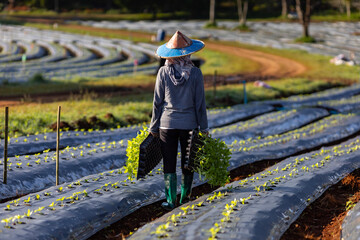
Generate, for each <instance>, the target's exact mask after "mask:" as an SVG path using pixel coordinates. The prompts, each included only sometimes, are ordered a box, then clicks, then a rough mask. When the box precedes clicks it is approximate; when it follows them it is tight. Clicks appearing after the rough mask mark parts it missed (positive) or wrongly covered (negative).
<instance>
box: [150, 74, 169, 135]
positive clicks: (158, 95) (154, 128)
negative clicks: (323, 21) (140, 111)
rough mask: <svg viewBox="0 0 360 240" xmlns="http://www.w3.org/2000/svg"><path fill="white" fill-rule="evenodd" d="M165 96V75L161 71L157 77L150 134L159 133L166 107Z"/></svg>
mask: <svg viewBox="0 0 360 240" xmlns="http://www.w3.org/2000/svg"><path fill="white" fill-rule="evenodd" d="M164 96H165V87H164V82H163V74H162V71H161V69H160V70H159V72H158V75H157V77H156V83H155V90H154V102H153V110H152V117H151V123H150V128H149V131H150V132H154V133H157V132H159V127H160V118H161V114H162V109H163V106H164Z"/></svg>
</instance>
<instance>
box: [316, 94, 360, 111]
mask: <svg viewBox="0 0 360 240" xmlns="http://www.w3.org/2000/svg"><path fill="white" fill-rule="evenodd" d="M318 105H321V106H324V107H326V108H328V109H334V110H335V111H337V112H340V113H348V112H359V111H360V96H359V95H356V96H353V97H350V98H343V99H340V100H329V101H323V102H318Z"/></svg>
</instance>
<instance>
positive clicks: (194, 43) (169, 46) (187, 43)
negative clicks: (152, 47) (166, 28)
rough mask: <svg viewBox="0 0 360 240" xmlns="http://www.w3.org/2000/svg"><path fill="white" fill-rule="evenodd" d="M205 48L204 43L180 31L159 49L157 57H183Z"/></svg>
mask: <svg viewBox="0 0 360 240" xmlns="http://www.w3.org/2000/svg"><path fill="white" fill-rule="evenodd" d="M204 47H205V44H204V42H203V41H200V40H195V39H190V38H188V37H187V36H185V35H184V34H182V33H181V32H180V31H176V33H175V34H174V35H173V36H172V38H171V39H170V40H169V41H168V42H167V43H165V44H163V45H161V46H160V47H158V49H157V50H156V55H157V56H159V57H161V58H176V57H183V56H186V55H190V54H193V53H195V52H197V51H200V50H201V49H203V48H204Z"/></svg>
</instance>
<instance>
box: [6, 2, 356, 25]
mask: <svg viewBox="0 0 360 240" xmlns="http://www.w3.org/2000/svg"><path fill="white" fill-rule="evenodd" d="M301 1H306V0H301ZM311 1H312V2H317V3H316V4H317V9H313V10H314V11H328V10H338V11H339V12H341V13H345V12H346V13H347V14H348V15H351V11H352V10H359V9H360V0H311ZM0 2H2V6H3V9H6V10H9V9H14V8H16V7H20V6H21V7H26V8H28V9H30V10H31V9H46V10H53V11H56V12H67V11H82V10H86V9H97V10H98V11H99V12H107V11H111V10H112V11H113V12H117V13H143V12H147V13H153V14H154V17H155V18H156V14H157V13H161V12H166V13H172V12H184V13H185V15H184V16H185V17H188V18H192V19H197V18H202V19H203V18H206V17H208V14H209V10H208V9H209V7H210V6H213V8H214V9H216V16H215V15H214V16H213V17H214V18H215V17H218V18H222V19H224V18H228V19H233V18H236V17H237V14H240V15H242V16H243V17H244V16H246V15H249V17H253V18H266V17H277V16H279V15H282V16H286V14H287V13H288V11H294V12H295V11H296V9H295V5H296V2H297V1H296V0H271V1H269V0H216V1H215V0H196V1H193V0H182V1H169V0H151V1H150V0H103V1H99V0H86V1H85V0H1V1H0ZM215 2H216V3H215ZM238 6H241V9H239V7H238ZM243 21H244V20H243Z"/></svg>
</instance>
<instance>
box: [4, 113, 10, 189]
mask: <svg viewBox="0 0 360 240" xmlns="http://www.w3.org/2000/svg"><path fill="white" fill-rule="evenodd" d="M8 132H9V107H5V139H4V177H3V184H7V154H8Z"/></svg>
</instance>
